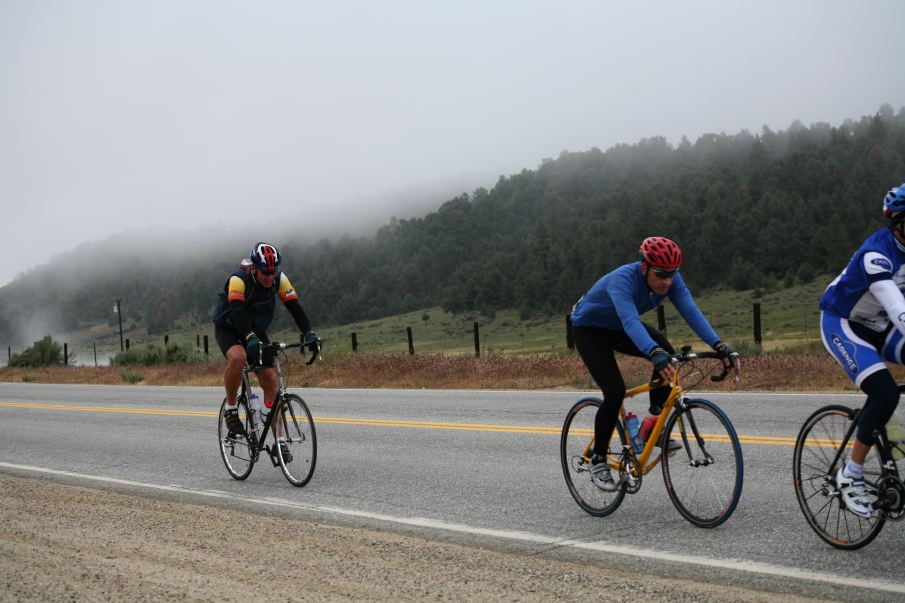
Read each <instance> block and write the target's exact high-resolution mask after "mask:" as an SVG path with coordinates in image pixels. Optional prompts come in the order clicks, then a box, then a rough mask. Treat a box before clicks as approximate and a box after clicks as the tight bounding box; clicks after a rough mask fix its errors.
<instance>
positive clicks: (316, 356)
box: [305, 339, 324, 366]
mask: <svg viewBox="0 0 905 603" xmlns="http://www.w3.org/2000/svg"><path fill="white" fill-rule="evenodd" d="M315 343H316V344H317V349H315V350H313V353H312V354H311V359H310V360H308V361H307V362H306V363H305V366H311V365H312V364H314V361H315V360H318V359H321V350H323V349H324V346H323V343H324V342H323V340H322V339H316V340H315Z"/></svg>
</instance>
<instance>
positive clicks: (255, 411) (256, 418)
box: [248, 394, 264, 429]
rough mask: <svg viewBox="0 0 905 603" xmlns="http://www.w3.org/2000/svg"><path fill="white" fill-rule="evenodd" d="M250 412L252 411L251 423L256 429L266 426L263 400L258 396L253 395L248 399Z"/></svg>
mask: <svg viewBox="0 0 905 603" xmlns="http://www.w3.org/2000/svg"><path fill="white" fill-rule="evenodd" d="M248 406H249V410H250V411H251V422H252V423H253V424H254V426H255V429H259V428H260V427H261V425H263V424H264V419H263V407H262V406H261V398H259V397H258V395H257V394H252V395H251V398H249V399H248Z"/></svg>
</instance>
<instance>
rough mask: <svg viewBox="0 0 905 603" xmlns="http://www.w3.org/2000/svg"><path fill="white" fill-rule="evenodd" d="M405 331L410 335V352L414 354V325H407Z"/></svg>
mask: <svg viewBox="0 0 905 603" xmlns="http://www.w3.org/2000/svg"><path fill="white" fill-rule="evenodd" d="M405 333H406V335H408V338H409V354H414V353H415V344H414V342H413V341H412V327H406V328H405Z"/></svg>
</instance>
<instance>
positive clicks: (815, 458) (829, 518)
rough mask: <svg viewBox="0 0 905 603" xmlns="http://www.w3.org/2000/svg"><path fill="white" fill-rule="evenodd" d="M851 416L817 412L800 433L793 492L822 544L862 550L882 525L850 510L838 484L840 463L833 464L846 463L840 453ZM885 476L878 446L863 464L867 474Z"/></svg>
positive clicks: (844, 411)
mask: <svg viewBox="0 0 905 603" xmlns="http://www.w3.org/2000/svg"><path fill="white" fill-rule="evenodd" d="M853 416H854V413H853V411H852V410H851V409H848V408H846V407H843V406H827V407H824V408H822V409H820V410H818V411H816V412H815V413H814V414H812V415H811V416H810V417H809V418H808V420H807V421H805V424H804V425H803V426H802V428H801V432H800V433H799V434H798V438H797V440H796V443H795V452H794V459H793V473H794V483H795V493H796V496H797V498H798V503H799V506H800V507H801V510H802V513H803V514H804V516H805V519H806V520H807V522H808V524H809V525H810V526H811V528H812V529H813V530H814V531H815V532H816V533H817V534H818V535H819V536H820V537H821V538H822V539H823V540H825V541H826V542H828V543H829V544H831V545H833V546H834V547H837V548H843V549H855V548H859V547H861V546H864V545H865V544H867V543H868V542H870V541H871V540H873V539H874V538H875V537H876V535H877V534H878V533H879V532H880V529H881V528H882V527H883V523H884V520H883V519H881V518H879V517H873V518H869V519H865V518H862V517H860V516H858V515H855V514H854V513H852V512H850V511H849V510H848V509H847V508H846V506H845V503H844V502H843V500H842V498H841V495H840V493H839V492H838V489H837V488H836V485H835V475H834V474H835V469H837V468H838V465H836V466H834V462H835V461H836V460H837V459H839V461H843V460H844V459H845V456H846V455H845V453H844V451H843V453H842V454H840V453H839V451H840V450H841V449H842V446H843V442H844V440H845V436H846V434H847V433H848V431H849V427H850V426H851V423H852V420H853ZM849 447H850V444H847V445H846V448H849ZM805 472H807V474H806V475H805V474H804V473H805ZM881 474H882V462H881V460H880V456H879V454H878V453H877V449H876V447H874V448H871V449H870V451H869V453H868V457H867V459H866V460H865V475H867V476H869V478H874V477H875V478H877V479H879V477H880V475H881ZM866 481H867V480H866Z"/></svg>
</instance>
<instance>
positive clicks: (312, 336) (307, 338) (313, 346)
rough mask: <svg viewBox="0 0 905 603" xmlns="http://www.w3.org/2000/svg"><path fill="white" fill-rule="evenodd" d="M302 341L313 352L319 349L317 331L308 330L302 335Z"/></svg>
mask: <svg viewBox="0 0 905 603" xmlns="http://www.w3.org/2000/svg"><path fill="white" fill-rule="evenodd" d="M302 343H303V344H304V345H305V347H306V348H308V349H309V350H310V351H312V352H316V351H317V333H315V332H314V331H308V332H307V333H305V335H304V336H303V337H302Z"/></svg>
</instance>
